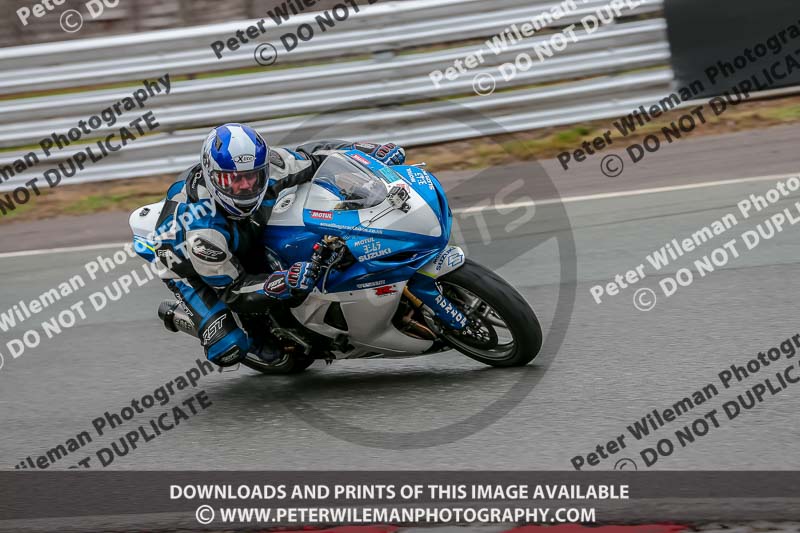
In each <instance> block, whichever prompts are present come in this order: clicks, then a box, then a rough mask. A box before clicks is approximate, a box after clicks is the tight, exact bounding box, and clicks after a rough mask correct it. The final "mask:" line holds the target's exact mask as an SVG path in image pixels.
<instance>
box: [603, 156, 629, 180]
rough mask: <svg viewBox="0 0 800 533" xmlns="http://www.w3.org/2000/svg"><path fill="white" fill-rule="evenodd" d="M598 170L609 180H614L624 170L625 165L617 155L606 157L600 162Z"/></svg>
mask: <svg viewBox="0 0 800 533" xmlns="http://www.w3.org/2000/svg"><path fill="white" fill-rule="evenodd" d="M600 170H602V171H603V174H605V175H606V176H607V177H609V178H616V177H617V176H619V175H620V174H622V171H623V170H625V164H624V163H623V162H622V158H621V157H620V156H618V155H607V156H605V157H604V158H603V160H602V161H601V162H600Z"/></svg>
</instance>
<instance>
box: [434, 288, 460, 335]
mask: <svg viewBox="0 0 800 533" xmlns="http://www.w3.org/2000/svg"><path fill="white" fill-rule="evenodd" d="M436 303H437V304H439V307H441V308H442V311H444V312H445V313H447V314H448V315H450V316H451V317H452V318H453V320H455V321H456V322H458V323H459V324H461V327H466V326H467V317H465V316H464V315H463V314H461V311H459V310H458V309H456V308H455V307H454V306H453V304H452V302H450V300H448V299H447V298H445V297H444V296H442V295H441V294H440V295H439V296H437V297H436Z"/></svg>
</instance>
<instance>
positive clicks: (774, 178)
mask: <svg viewBox="0 0 800 533" xmlns="http://www.w3.org/2000/svg"><path fill="white" fill-rule="evenodd" d="M793 176H797V174H775V175H771V176H755V177H752V178H737V179H730V180H717V181H704V182H700V183H687V184H685V185H670V186H667V187H652V188H650V189H634V190H630V191H618V192H608V193H599V194H586V195H582V196H567V197H564V198H552V199H548V200H529V201H525V202H513V203H510V204H496V205H489V206H486V205H479V206H474V207H461V208H456V209H453V214H456V215H461V214H470V213H479V212H481V211H485V210H487V209H503V210H508V209H516V208H520V207H531V206H534V207H535V206H543V205H554V204H559V203H564V204H569V203H574V202H586V201H592V200H607V199H611V198H626V197H630V196H643V195H646V194H658V193H662V192H675V191H687V190H692V189H703V188H707V187H724V186H726V185H739V184H742V183H754V182H758V181H780V180H782V179H786V178H790V177H793ZM125 244H127V242H113V243H105V244H90V245H87V246H72V247H67V248H43V249H40V250H23V251H20V252H5V253H0V259H5V258H12V257H28V256H32V255H49V254H60V253H68V252H88V251H93V250H106V249H109V248H122V247H123V246H124V245H125Z"/></svg>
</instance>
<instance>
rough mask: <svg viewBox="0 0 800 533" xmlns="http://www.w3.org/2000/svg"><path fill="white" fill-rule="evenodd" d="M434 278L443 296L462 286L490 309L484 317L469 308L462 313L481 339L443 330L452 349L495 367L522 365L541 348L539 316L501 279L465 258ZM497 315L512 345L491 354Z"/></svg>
mask: <svg viewBox="0 0 800 533" xmlns="http://www.w3.org/2000/svg"><path fill="white" fill-rule="evenodd" d="M437 281H438V283H439V285H440V286H441V288H442V289H443V291H444V292H445V295H447V292H448V291H451V292H453V291H455V292H456V293H457V292H458V289H465V290H466V291H468V292H469V293H472V295H473V296H476V297H478V298H479V299H480V300H481V302H482V304H485V305H487V306H488V307H489V308H490V311H492V312H491V313H490V316H489V317H488V318H480V317H477V316H476V313H475V310H474V309H473V310H471V311H472V313H470V312H468V313H466V314H467V315H468V316H469V318H470V319H471V320H474V321H475V322H471V325H473V324H476V325H479V326H480V329H482V331H483V337H484V338H483V339H482V341H480V340H475V339H474V338H472V337H468V336H466V335H463V334H459V332H457V331H454V330H449V331H448V330H445V331H444V332H443V335H442V336H443V337H444V339H445V340H446V341H447V342H448V343H449V344H450V345H451V346H453V348H455V349H456V350H458V351H459V352H461V353H463V354H464V355H466V356H467V357H470V358H472V359H475V360H476V361H479V362H481V363H484V364H486V365H490V366H496V367H512V366H524V365H526V364H528V363H530V362H531V361H533V359H534V358H535V357H536V356H537V355H538V354H539V350H541V348H542V327H541V325H540V324H539V319H538V318H536V314H535V313H534V312H533V309H531V306H530V305H528V302H526V301H525V299H524V298H523V297H522V295H520V293H518V292H517V291H516V290H515V289H514V288H513V287H512V286H511V285H509V284H508V283H507V282H506V281H505V280H504V279H503V278H501V277H500V276H498V275H497V274H495V273H494V272H492V271H491V270H488V269H487V268H485V267H483V266H481V265H479V264H478V263H475V262H472V261H470V260H469V259H467V260H466V262H465V263H464V265H463V266H461V267H460V268H459V269H457V270H454V271H453V272H450V273H448V274H445V275H444V276H442V277H441V278H439V279H438V280H437ZM451 300H453V298H451ZM453 303H454V304H456V303H457V302H455V301H454V302H453ZM478 307H480V306H478ZM459 308H460V310H461V311H462V312H464V309H461V307H460V306H459ZM482 309H484V310H485V309H486V308H485V307H484V308H482ZM498 318H499V319H500V320H501V321H502V322H503V323H504V326H502V327H503V329H506V330H508V332H509V333H510V336H511V337H512V340H513V345H511V346H508V348H506V349H504V350H502V351H498V352H497V353H492V350H491V349H492V345H494V346H495V349H496V347H497V346H498V342H499V341H498V335H497V332H496V330H495V326H498V327H500V324H498V323H497V322H498V321H497V319H498ZM481 342H483V343H484V345H481ZM503 346H506V345H503Z"/></svg>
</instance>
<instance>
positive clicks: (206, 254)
mask: <svg viewBox="0 0 800 533" xmlns="http://www.w3.org/2000/svg"><path fill="white" fill-rule="evenodd" d="M192 254H194V255H195V256H196V257H198V258H200V259H202V260H203V261H208V262H209V263H222V262H223V261H225V258H226V256H227V254H226V253H225V250H223V249H221V248H219V247H218V246H216V245H215V244H212V243H210V242H208V241H207V240H205V239H204V238H202V237H198V238H196V239H195V240H194V242H193V243H192Z"/></svg>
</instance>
